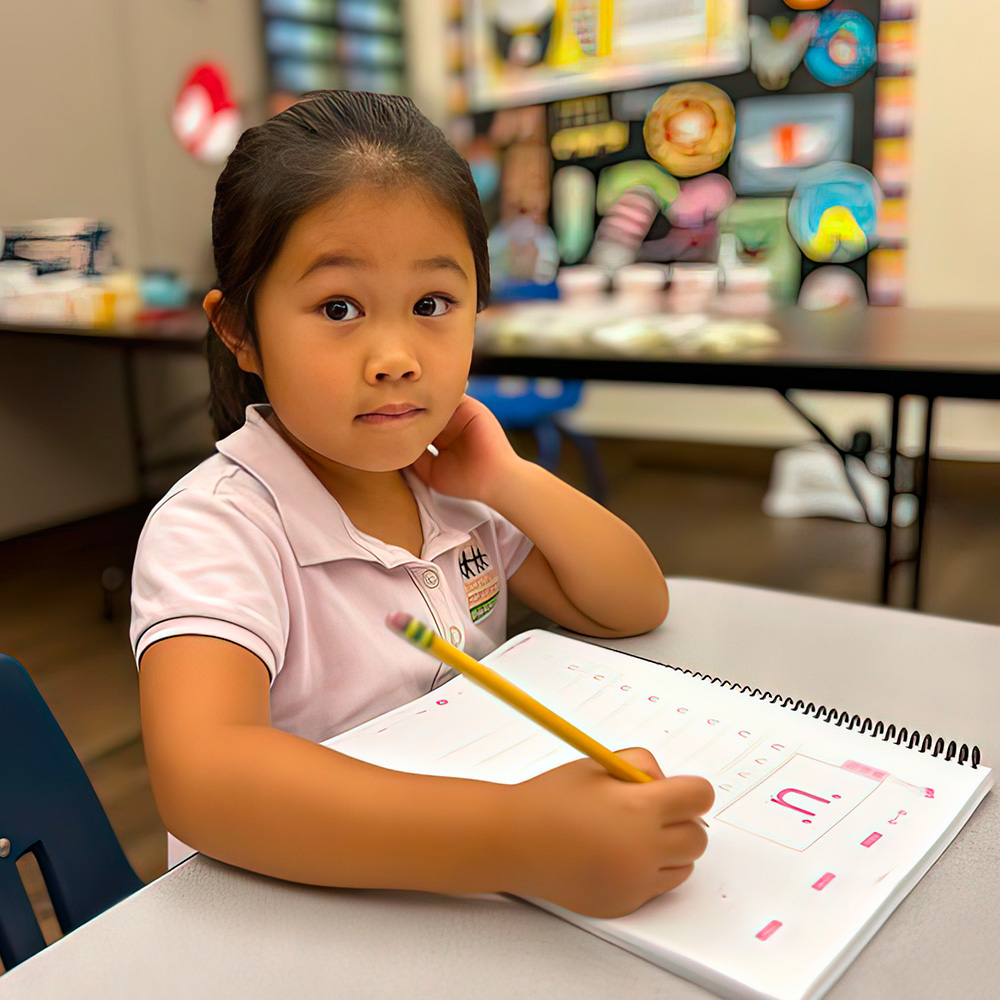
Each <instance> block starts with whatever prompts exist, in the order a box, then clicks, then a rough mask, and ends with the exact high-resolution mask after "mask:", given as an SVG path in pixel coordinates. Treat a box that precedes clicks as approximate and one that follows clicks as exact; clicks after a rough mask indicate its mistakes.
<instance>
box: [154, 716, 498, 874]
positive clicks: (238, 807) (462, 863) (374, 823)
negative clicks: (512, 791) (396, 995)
mask: <svg viewBox="0 0 1000 1000" xmlns="http://www.w3.org/2000/svg"><path fill="white" fill-rule="evenodd" d="M158 778H159V780H157V781H154V785H153V791H154V794H155V797H156V801H157V805H158V807H159V809H160V812H161V815H162V817H163V819H164V822H165V824H166V825H167V827H168V829H170V831H171V832H172V833H174V835H175V836H177V837H180V838H181V839H182V840H184V841H185V842H186V843H188V844H190V845H191V846H192V847H194V848H196V849H197V850H199V851H201V852H203V853H205V854H207V855H209V856H210V857H214V858H216V859H218V860H220V861H225V862H227V863H229V864H233V865H237V866H239V867H242V868H247V869H250V870H252V871H256V872H260V873H262V874H265V875H271V876H274V877H277V878H283V879H287V880H289V881H295V882H304V883H308V884H313V885H329V886H341V887H346V888H396V889H420V890H426V891H434V892H490V891H497V890H499V889H501V888H503V887H504V886H509V885H510V884H511V883H512V875H511V872H510V871H509V868H510V865H509V864H508V863H507V862H506V861H505V860H504V859H505V848H506V845H505V843H504V839H505V838H504V833H503V830H504V823H503V818H504V815H505V813H506V812H507V806H506V805H505V801H506V800H505V795H509V787H508V786H505V785H496V784H492V783H489V782H483V781H469V780H461V779H456V778H441V777H434V776H427V775H414V774H405V773H401V772H397V771H390V770H387V769H384V768H379V767H375V766H373V765H370V764H366V763H364V762H362V761H357V760H354V759H352V758H350V757H345V756H344V755H342V754H338V753H336V752H334V751H332V750H330V749H329V748H327V747H323V746H320V745H319V744H316V743H311V742H309V741H308V740H304V739H301V738H299V737H296V736H292V735H290V734H288V733H284V732H281V731H280V730H276V729H272V728H270V727H267V726H226V727H222V728H220V729H219V730H218V731H217V732H216V733H214V734H213V735H212V736H211V737H210V738H206V739H205V740H204V745H201V746H197V747H195V746H192V747H189V748H188V750H187V751H186V752H185V754H184V755H183V759H181V760H179V761H176V762H175V764H174V765H173V766H172V767H171V770H170V773H169V774H163V773H162V772H161V773H160V774H159V775H158Z"/></svg>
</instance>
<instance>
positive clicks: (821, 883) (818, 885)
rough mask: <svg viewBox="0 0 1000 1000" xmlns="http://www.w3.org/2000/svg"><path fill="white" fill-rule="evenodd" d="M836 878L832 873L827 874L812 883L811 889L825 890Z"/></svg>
mask: <svg viewBox="0 0 1000 1000" xmlns="http://www.w3.org/2000/svg"><path fill="white" fill-rule="evenodd" d="M836 877H837V876H836V875H834V874H833V872H827V873H826V874H825V875H821V876H820V877H819V878H818V879H816V881H815V882H813V885H812V887H813V888H814V889H825V888H826V887H827V886H828V885H829V884H830V883H831V882H832V881H833V880H834V879H835V878H836Z"/></svg>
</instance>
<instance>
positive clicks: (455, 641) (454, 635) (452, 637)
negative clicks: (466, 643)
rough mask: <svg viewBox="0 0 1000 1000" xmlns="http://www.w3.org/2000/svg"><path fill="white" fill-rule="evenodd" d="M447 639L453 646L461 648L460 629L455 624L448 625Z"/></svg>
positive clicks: (461, 637)
mask: <svg viewBox="0 0 1000 1000" xmlns="http://www.w3.org/2000/svg"><path fill="white" fill-rule="evenodd" d="M448 641H449V642H450V643H451V644H452V645H453V646H457V647H458V648H459V649H461V648H462V642H463V636H462V630H461V629H460V628H459V627H458V626H457V625H449V626H448Z"/></svg>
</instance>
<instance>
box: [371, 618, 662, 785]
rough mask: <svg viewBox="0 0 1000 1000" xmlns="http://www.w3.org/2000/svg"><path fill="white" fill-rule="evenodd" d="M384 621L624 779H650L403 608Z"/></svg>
mask: <svg viewBox="0 0 1000 1000" xmlns="http://www.w3.org/2000/svg"><path fill="white" fill-rule="evenodd" d="M385 623H386V625H388V626H389V628H391V629H392V630H393V632H397V633H399V635H401V636H403V638H404V639H409V640H410V642H412V643H413V644H414V645H415V646H417V647H419V648H420V649H423V650H424V651H425V652H427V653H430V654H431V655H432V656H436V657H437V658H438V659H439V660H441V661H443V662H444V663H447V664H448V666H449V667H454V668H455V669H456V670H457V671H458V672H459V673H461V674H464V675H465V676H466V677H468V678H470V679H471V680H473V681H475V682H476V683H477V684H480V685H481V686H482V687H484V688H486V689H487V691H490V692H491V693H492V694H495V695H496V696H497V697H498V698H500V699H501V700H502V701H505V702H506V703H507V704H508V705H510V706H511V708H516V709H517V710H518V711H519V712H521V713H522V714H524V715H526V716H527V717H528V718H529V719H533V720H534V721H535V722H537V723H538V724H539V725H540V726H544V727H545V728H546V729H547V730H548V731H549V732H550V733H552V734H554V735H555V736H558V737H559V738H560V739H561V740H565V741H566V742H567V743H568V744H569V745H570V746H571V747H573V748H574V749H576V750H579V751H580V753H582V754H586V755H587V756H588V757H590V758H591V759H592V760H596V761H597V763H598V764H600V765H602V766H603V767H604V768H606V769H607V770H608V772H609V773H611V774H613V775H614V776H615V777H616V778H621V779H622V780H623V781H652V780H653V779H652V778H651V777H650V776H649V775H648V774H646V772H645V771H640V770H639V768H637V767H633V765H631V764H630V763H629V762H628V761H627V760H625V759H624V758H623V757H619V756H618V754H616V753H614V752H613V751H611V750H609V749H608V748H607V747H606V746H604V745H603V744H601V743H598V742H597V740H595V739H591V738H590V737H589V736H588V735H587V734H586V733H584V732H582V731H581V730H579V729H577V728H576V726H574V725H573V724H572V723H571V722H567V721H566V720H565V719H564V718H563V717H562V716H560V715H556V713H555V712H553V711H551V710H550V709H548V708H546V707H545V706H544V705H543V704H542V703H541V702H539V701H536V700H535V699H534V698H532V697H531V695H530V694H528V693H527V692H526V691H522V690H521V689H520V688H519V687H518V686H517V685H516V684H511V682H510V681H509V680H507V679H506V678H505V677H501V676H500V674H498V673H497V672H496V671H495V670H492V669H491V668H490V667H487V666H486V665H485V664H483V663H480V662H479V661H478V660H474V659H473V658H472V657H471V656H469V655H468V653H463V652H462V650H460V649H456V648H455V647H454V646H453V645H452V644H451V643H450V642H445V640H444V639H442V638H441V637H440V636H439V635H438V634H437V633H436V632H433V631H432V630H431V629H429V628H427V626H426V625H423V624H422V623H421V622H418V621H417V620H416V618H411V617H410V616H409V615H407V614H405V613H404V612H402V611H396V612H394V613H393V614H391V615H388V616H387V617H386V619H385Z"/></svg>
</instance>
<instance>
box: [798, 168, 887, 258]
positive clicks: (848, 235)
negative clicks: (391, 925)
mask: <svg viewBox="0 0 1000 1000" xmlns="http://www.w3.org/2000/svg"><path fill="white" fill-rule="evenodd" d="M881 204H882V189H881V188H880V187H879V184H878V181H876V180H875V178H874V177H873V176H872V174H871V173H869V172H868V171H867V170H865V169H864V167H859V166H857V164H854V163H838V162H835V163H826V164H823V165H822V166H819V167H813V168H812V169H810V170H807V171H805V172H804V173H803V174H802V177H801V178H800V180H799V182H798V184H797V185H796V186H795V193H794V194H793V195H792V200H791V202H790V204H789V206H788V228H789V231H790V232H791V234H792V237H793V238H794V239H795V242H796V243H797V244H798V245H799V246H800V247H801V248H802V252H803V253H804V254H805V255H806V256H807V257H808V258H809V259H810V260H815V261H823V262H829V263H843V262H845V261H849V260H856V259H857V258H858V257H862V256H864V254H866V253H868V251H869V250H870V249H871V248H872V247H873V246H874V245H875V244H876V243H877V242H878V220H879V212H880V209H881Z"/></svg>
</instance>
